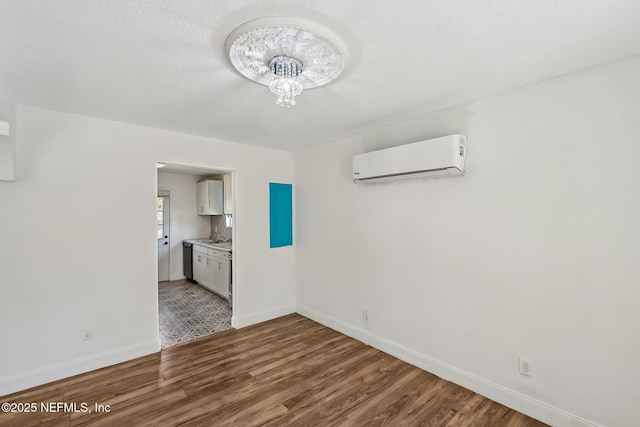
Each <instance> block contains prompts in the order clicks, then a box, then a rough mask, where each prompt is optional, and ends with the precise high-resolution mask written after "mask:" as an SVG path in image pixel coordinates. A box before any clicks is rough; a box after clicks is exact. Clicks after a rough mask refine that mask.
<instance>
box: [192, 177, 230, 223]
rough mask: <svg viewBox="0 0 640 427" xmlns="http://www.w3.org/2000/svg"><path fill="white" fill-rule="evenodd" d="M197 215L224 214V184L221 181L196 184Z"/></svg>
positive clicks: (210, 180)
mask: <svg viewBox="0 0 640 427" xmlns="http://www.w3.org/2000/svg"><path fill="white" fill-rule="evenodd" d="M197 199H198V215H222V214H224V209H223V206H224V184H223V182H222V181H221V180H217V179H209V180H207V181H202V182H199V183H198V189H197Z"/></svg>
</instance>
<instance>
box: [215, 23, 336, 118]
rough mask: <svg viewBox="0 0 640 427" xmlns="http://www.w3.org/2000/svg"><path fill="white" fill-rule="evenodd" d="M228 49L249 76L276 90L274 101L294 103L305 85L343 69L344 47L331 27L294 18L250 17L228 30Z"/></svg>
mask: <svg viewBox="0 0 640 427" xmlns="http://www.w3.org/2000/svg"><path fill="white" fill-rule="evenodd" d="M227 51H228V52H229V58H230V59H231V63H232V64H233V66H234V67H235V68H236V69H237V70H238V71H239V72H240V74H242V75H243V76H245V77H246V78H248V79H250V80H253V81H254V82H257V83H260V84H262V85H265V86H269V88H270V89H271V92H273V93H274V94H276V96H277V97H278V98H277V101H276V104H278V105H280V106H283V107H291V106H294V105H296V96H298V95H300V93H302V90H303V89H312V88H316V87H318V86H322V85H325V84H327V83H329V82H331V81H332V80H334V79H335V78H336V77H338V75H340V73H341V72H342V69H343V68H344V48H343V47H342V44H341V43H340V42H339V41H338V39H337V38H336V37H335V36H333V35H332V34H331V33H330V32H329V31H327V30H326V29H324V28H321V27H319V26H317V25H315V24H312V23H310V22H307V21H303V20H299V19H292V18H263V19H256V20H254V21H249V22H246V23H244V24H242V25H241V26H239V27H238V28H236V29H235V30H233V31H232V32H231V34H229V37H227Z"/></svg>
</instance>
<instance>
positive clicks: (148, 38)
mask: <svg viewBox="0 0 640 427" xmlns="http://www.w3.org/2000/svg"><path fill="white" fill-rule="evenodd" d="M266 16H292V17H299V18H303V19H307V20H311V21H314V22H316V23H318V24H320V25H323V26H325V27H327V28H328V29H329V30H331V31H333V32H334V33H336V34H338V35H339V36H341V38H342V40H343V41H344V43H345V45H346V46H347V49H348V56H347V62H346V68H345V71H344V72H343V74H342V75H341V76H340V77H339V78H338V79H337V80H336V81H334V82H333V83H331V84H329V85H327V86H324V87H322V88H318V89H312V90H309V91H305V92H303V93H302V95H301V96H300V97H299V100H298V104H297V106H296V107H294V108H290V109H286V108H281V107H278V106H276V105H275V102H274V101H275V99H274V98H275V97H274V95H273V94H271V93H270V92H269V90H268V89H267V88H266V87H264V86H261V85H258V84H255V83H252V82H251V81H249V80H247V79H246V78H244V77H242V76H241V75H239V74H238V73H237V72H236V71H235V70H234V69H233V68H232V66H231V65H230V63H229V60H228V59H227V56H226V53H225V51H224V46H225V40H226V37H227V35H228V34H229V33H230V32H231V31H232V30H233V29H234V28H235V27H237V26H238V25H240V24H242V23H244V22H246V21H248V20H251V19H256V18H261V17H266ZM638 40H640V1H638V0H562V1H558V0H475V1H472V0H446V1H444V0H395V1H389V0H324V1H317V0H316V1H314V0H300V1H294V0H289V1H277V0H271V1H255V0H216V1H211V0H138V1H130V0H55V1H42V0H0V97H1V99H0V101H5V102H17V103H22V104H29V105H35V106H41V107H46V108H52V109H57V110H62V111H68V112H73V113H80V114H87V115H91V116H97V117H104V118H109V119H114V120H120V121H125V122H131V123H137V124H143V125H148V126H153V127H158V128H163V129H170V130H176V131H181V132H187V133H193V134H198V135H205V136H211V137H217V138H222V139H227V140H232V141H237V142H243V143H249V144H255V145H262V146H268V147H274V148H281V149H286V150H293V151H297V150H300V149H304V148H307V147H310V146H313V145H316V144H320V143H323V142H327V141H331V140H334V139H336V138H339V137H341V136H345V135H352V134H357V133H360V132H363V131H365V130H368V129H372V128H375V127H379V126H382V125H384V124H388V123H393V122H398V121H401V120H404V119H407V118H410V117H414V116H416V115H418V114H422V113H426V112H428V111H433V110H435V109H440V108H443V107H446V106H450V105H453V104H457V103H460V102H464V101H468V100H471V99H475V98H478V97H481V96H484V95H488V94H491V93H496V92H500V91H504V90H507V89H511V88H514V87H518V86H522V85H526V84H530V83H534V82H537V81H540V80H544V79H548V78H550V77H554V76H558V75H561V74H566V73H569V72H572V71H576V70H579V69H583V68H587V67H591V66H594V65H598V64H602V63H605V62H609V61H612V60H616V59H620V58H624V57H628V56H633V55H637V54H639V53H640V43H638Z"/></svg>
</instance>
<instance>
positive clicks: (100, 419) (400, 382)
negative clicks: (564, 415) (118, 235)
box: [0, 315, 544, 427]
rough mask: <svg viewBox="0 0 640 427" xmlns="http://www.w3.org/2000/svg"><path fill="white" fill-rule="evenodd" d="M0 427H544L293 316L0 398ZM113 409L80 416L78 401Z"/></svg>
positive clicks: (83, 413)
mask: <svg viewBox="0 0 640 427" xmlns="http://www.w3.org/2000/svg"><path fill="white" fill-rule="evenodd" d="M0 402H34V403H37V404H38V405H40V403H41V402H64V403H68V404H69V403H73V402H75V403H77V405H78V410H79V412H73V413H65V412H59V413H42V412H40V411H38V412H36V413H31V414H29V413H0V426H27V425H28V426H36V425H45V426H147V425H149V426H177V425H180V426H226V425H229V426H252V425H266V426H286V425H290V426H307V425H318V426H363V425H366V426H374V425H391V426H421V425H424V426H456V427H457V426H491V427H498V426H544V424H542V423H540V422H538V421H535V420H533V419H531V418H528V417H526V416H524V415H522V414H520V413H518V412H515V411H513V410H511V409H508V408H506V407H504V406H502V405H500V404H498V403H495V402H493V401H491V400H488V399H486V398H484V397H482V396H480V395H478V394H476V393H473V392H471V391H469V390H466V389H464V388H462V387H459V386H457V385H455V384H452V383H450V382H447V381H444V380H442V379H440V378H438V377H436V376H434V375H431V374H429V373H427V372H425V371H422V370H420V369H418V368H415V367H413V366H411V365H409V364H407V363H404V362H402V361H400V360H398V359H396V358H395V357H392V356H389V355H388V354H385V353H382V352H380V351H378V350H376V349H374V348H372V347H368V346H366V345H365V344H363V343H361V342H359V341H356V340H354V339H351V338H349V337H347V336H345V335H342V334H340V333H337V332H335V331H333V330H331V329H328V328H326V327H324V326H321V325H319V324H317V323H315V322H313V321H311V320H309V319H306V318H304V317H302V316H299V315H290V316H285V317H282V318H280V319H276V320H272V321H269V322H265V323H262V324H259V325H255V326H251V327H248V328H244V329H240V330H237V331H236V330H229V331H225V332H221V333H219V334H216V335H212V336H210V337H206V338H202V339H199V340H196V341H191V342H188V343H185V344H180V345H177V346H174V347H171V348H168V349H165V350H163V351H162V352H161V353H159V354H155V355H150V356H146V357H142V358H139V359H135V360H132V361H129V362H125V363H121V364H119V365H115V366H111V367H108V368H104V369H100V370H97V371H93V372H89V373H87V374H82V375H78V376H75V377H72V378H68V379H65V380H61V381H57V382H55V383H51V384H47V385H43V386H39V387H36V388H33V389H30V390H26V391H24V392H20V393H16V394H13V395H9V396H4V397H2V398H0ZM83 402H84V403H86V404H88V409H91V410H94V409H95V407H94V404H95V403H98V404H102V405H109V406H110V411H109V412H100V413H98V412H95V411H93V412H91V413H87V412H82V411H81V410H82V407H81V404H82V403H83Z"/></svg>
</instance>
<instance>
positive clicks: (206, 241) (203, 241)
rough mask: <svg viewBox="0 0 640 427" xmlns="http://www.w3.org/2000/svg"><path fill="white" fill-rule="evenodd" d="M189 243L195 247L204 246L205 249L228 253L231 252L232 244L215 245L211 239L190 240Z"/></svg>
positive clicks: (218, 243)
mask: <svg viewBox="0 0 640 427" xmlns="http://www.w3.org/2000/svg"><path fill="white" fill-rule="evenodd" d="M185 242H187V243H193V244H194V245H200V246H204V247H205V248H211V249H219V250H223V251H227V252H231V242H217V243H214V242H213V241H212V240H210V239H188V240H185Z"/></svg>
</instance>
